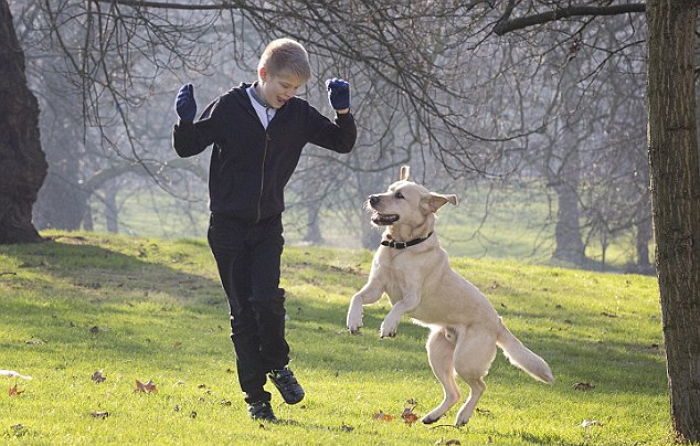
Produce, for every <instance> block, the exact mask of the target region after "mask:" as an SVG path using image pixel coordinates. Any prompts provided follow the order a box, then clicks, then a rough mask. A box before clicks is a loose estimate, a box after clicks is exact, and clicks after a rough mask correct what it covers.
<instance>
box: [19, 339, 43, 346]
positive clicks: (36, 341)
mask: <svg viewBox="0 0 700 446" xmlns="http://www.w3.org/2000/svg"><path fill="white" fill-rule="evenodd" d="M24 343H25V344H27V345H41V344H46V342H44V341H42V340H41V339H28V340H26V341H24Z"/></svg>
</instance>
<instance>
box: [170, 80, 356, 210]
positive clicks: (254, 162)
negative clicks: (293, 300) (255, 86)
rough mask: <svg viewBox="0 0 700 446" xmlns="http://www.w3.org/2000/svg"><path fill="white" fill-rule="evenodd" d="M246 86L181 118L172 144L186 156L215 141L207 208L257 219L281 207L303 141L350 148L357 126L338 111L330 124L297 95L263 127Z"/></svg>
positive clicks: (342, 149) (344, 149) (341, 149)
mask: <svg viewBox="0 0 700 446" xmlns="http://www.w3.org/2000/svg"><path fill="white" fill-rule="evenodd" d="M248 87H250V85H249V84H241V85H239V86H238V87H236V88H233V89H231V90H230V91H229V92H227V93H226V94H224V95H222V96H220V97H219V98H217V99H216V100H215V101H214V102H212V103H211V104H209V105H208V106H207V108H206V109H205V110H204V112H203V113H202V115H201V116H200V119H199V120H198V121H197V122H195V123H189V122H185V121H180V122H179V124H177V125H175V127H174V129H173V147H174V148H175V151H176V152H177V154H178V155H179V156H180V157H183V158H184V157H188V156H193V155H197V154H198V153H201V152H203V151H204V149H206V148H207V147H208V146H209V145H210V144H212V143H213V144H214V149H213V151H212V156H211V163H210V167H209V199H210V203H209V206H210V209H211V211H212V212H215V213H218V212H221V213H226V214H230V215H232V216H234V217H236V218H239V219H241V220H245V221H248V222H253V223H256V222H258V221H260V220H262V219H265V218H267V217H272V216H274V215H277V214H280V213H281V212H282V211H283V210H284V187H285V185H286V184H287V182H288V181H289V178H290V177H291V176H292V173H293V172H294V169H295V168H296V166H297V163H298V162H299V157H300V156H301V150H302V148H303V147H304V146H305V145H306V143H309V142H310V143H313V144H316V145H318V146H320V147H324V148H326V149H329V150H333V151H335V152H339V153H348V152H350V151H351V150H352V148H353V146H354V145H355V139H356V137H357V129H356V127H355V120H354V118H353V117H352V115H351V114H350V113H347V114H343V115H337V117H336V119H335V123H334V122H331V121H330V120H329V119H328V118H326V117H325V116H323V115H322V114H321V113H319V112H318V110H316V109H315V108H314V107H312V106H311V105H309V103H308V102H306V101H305V100H303V99H301V98H298V97H294V98H292V99H290V100H289V101H288V102H287V103H286V104H285V105H283V106H282V107H281V108H279V109H277V112H276V113H275V116H274V118H273V119H272V121H270V123H269V124H268V126H267V129H265V128H264V127H263V125H262V124H261V123H260V118H258V115H257V114H256V112H255V109H254V108H253V105H252V104H251V103H250V98H249V96H248V93H247V92H246V88H248Z"/></svg>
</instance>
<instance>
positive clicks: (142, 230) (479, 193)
mask: <svg viewBox="0 0 700 446" xmlns="http://www.w3.org/2000/svg"><path fill="white" fill-rule="evenodd" d="M442 192H451V193H452V192H454V193H457V195H458V196H459V200H460V204H459V206H457V207H452V206H446V207H445V208H443V209H442V210H441V211H440V212H439V217H440V218H439V222H438V231H439V233H440V236H441V240H442V245H443V247H444V248H445V249H447V251H448V252H449V253H450V254H451V255H454V256H466V257H474V258H489V259H519V260H521V261H523V262H526V263H530V264H547V263H548V262H550V259H551V256H552V252H553V251H554V247H555V242H554V222H555V218H556V201H554V202H551V198H552V197H548V195H547V190H546V189H545V188H543V187H535V186H533V185H530V186H522V187H516V186H503V187H502V189H496V190H493V191H489V189H488V187H485V186H483V185H481V186H478V185H474V186H470V187H468V188H467V190H465V191H442ZM124 200H125V201H124V203H123V205H122V208H121V211H120V221H121V227H120V232H122V233H125V234H129V235H138V236H155V237H161V238H177V237H202V236H203V235H204V234H205V233H206V229H207V222H208V211H207V209H206V197H204V196H203V197H202V200H201V202H199V203H197V204H196V205H195V206H194V208H195V209H194V210H193V211H192V214H191V215H190V214H186V213H183V204H182V202H180V201H178V200H177V199H176V198H175V197H172V196H169V195H167V194H165V193H163V192H158V193H156V192H149V191H144V192H141V193H136V194H130V195H129V196H128V197H125V198H124ZM290 201H291V202H292V206H291V207H290V209H288V210H287V212H285V213H284V216H283V218H284V223H285V237H286V239H287V241H288V243H289V244H292V245H294V244H301V243H302V242H303V239H304V236H305V231H306V214H305V211H304V209H303V208H301V207H299V206H294V205H293V201H294V199H293V197H290ZM361 201H362V200H361V199H358V202H357V203H356V206H357V208H358V209H360V208H361V206H362V202H361ZM101 209H102V205H101V204H99V203H97V202H95V203H93V215H95V219H96V221H95V229H96V230H98V231H101V232H105V231H106V223H105V218H104V215H103V212H101ZM360 215H362V214H360ZM365 217H366V216H365V215H363V218H365ZM339 218H340V217H339V215H338V214H337V213H335V212H330V211H324V212H322V214H321V216H320V221H321V232H322V234H323V237H324V240H325V243H326V244H327V245H329V246H336V247H359V240H360V234H359V228H360V221H359V217H355V218H354V219H353V220H352V221H345V220H343V221H338V219H339ZM634 246H635V242H634V238H633V234H632V233H631V232H629V233H625V234H621V235H619V236H618V237H617V238H615V239H614V240H612V242H611V244H610V246H609V247H608V248H607V250H606V253H605V262H606V265H607V266H608V268H612V269H617V270H621V269H624V268H625V266H626V265H627V264H629V263H635V261H636V260H635V259H636V253H635V252H634ZM652 252H653V249H652ZM586 255H587V256H588V258H590V259H591V260H592V261H594V262H596V263H600V262H601V261H602V248H601V246H600V242H599V241H597V240H592V241H591V242H590V243H589V245H588V247H587V249H586Z"/></svg>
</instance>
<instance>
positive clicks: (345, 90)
mask: <svg viewBox="0 0 700 446" xmlns="http://www.w3.org/2000/svg"><path fill="white" fill-rule="evenodd" d="M326 88H328V100H329V101H330V103H331V106H332V107H333V108H334V109H336V110H344V109H346V108H350V84H349V83H347V82H345V81H344V80H342V79H338V78H337V77H334V78H333V79H328V80H326Z"/></svg>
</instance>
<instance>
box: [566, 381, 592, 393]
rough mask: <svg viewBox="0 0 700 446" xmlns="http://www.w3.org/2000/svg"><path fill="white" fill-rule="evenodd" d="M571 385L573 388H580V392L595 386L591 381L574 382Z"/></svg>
mask: <svg viewBox="0 0 700 446" xmlns="http://www.w3.org/2000/svg"><path fill="white" fill-rule="evenodd" d="M572 387H573V388H574V390H580V391H582V392H588V391H589V390H593V389H595V386H594V385H593V384H591V383H574V385H573V386H572Z"/></svg>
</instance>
